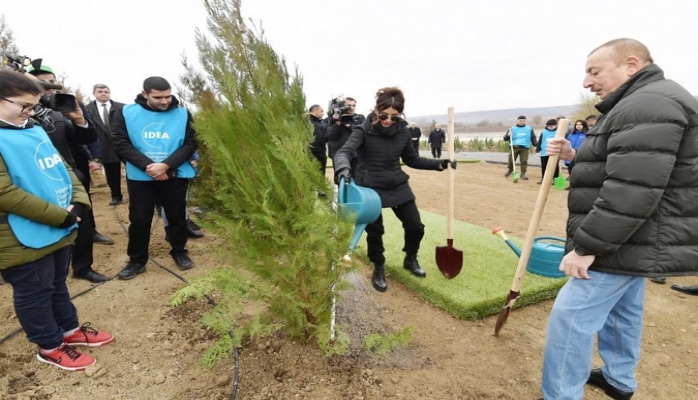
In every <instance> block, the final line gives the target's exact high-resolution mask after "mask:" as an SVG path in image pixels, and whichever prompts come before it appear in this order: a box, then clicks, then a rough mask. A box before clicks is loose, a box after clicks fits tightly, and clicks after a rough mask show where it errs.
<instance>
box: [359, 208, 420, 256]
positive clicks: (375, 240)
mask: <svg viewBox="0 0 698 400" xmlns="http://www.w3.org/2000/svg"><path fill="white" fill-rule="evenodd" d="M391 209H392V210H393V213H395V216H396V217H397V218H398V219H399V220H400V221H401V222H402V228H403V229H404V230H405V233H404V247H403V248H402V251H404V252H405V253H407V254H417V252H419V244H420V243H421V242H422V238H423V237H424V224H422V218H421V216H420V215H419V209H418V208H417V203H416V202H415V201H414V200H410V201H408V202H407V203H404V204H401V205H399V206H395V207H391ZM383 233H385V228H384V226H383V216H382V215H381V216H379V217H378V220H376V222H374V223H372V224H368V226H366V244H367V247H368V259H369V260H371V262H372V263H374V264H376V265H383V264H385V255H383V253H384V252H385V247H383Z"/></svg>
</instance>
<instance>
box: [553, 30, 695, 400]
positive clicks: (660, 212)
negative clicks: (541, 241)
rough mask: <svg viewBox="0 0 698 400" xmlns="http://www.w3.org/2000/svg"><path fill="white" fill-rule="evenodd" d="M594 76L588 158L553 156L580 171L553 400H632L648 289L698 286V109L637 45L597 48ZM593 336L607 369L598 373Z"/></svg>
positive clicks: (556, 327)
mask: <svg viewBox="0 0 698 400" xmlns="http://www.w3.org/2000/svg"><path fill="white" fill-rule="evenodd" d="M585 71H586V75H585V78H584V87H585V88H588V89H590V90H591V91H592V92H593V93H595V94H596V95H597V96H599V98H600V99H601V102H600V103H599V104H597V105H596V108H597V109H598V110H599V111H600V112H601V114H602V117H601V118H599V120H598V122H597V123H596V125H594V127H593V128H592V129H591V130H590V131H589V132H588V134H587V138H586V139H585V140H584V142H583V143H582V145H581V147H580V148H579V149H578V150H575V149H574V148H573V147H572V145H571V143H570V141H569V140H566V139H562V138H560V139H551V140H549V141H548V146H547V148H548V154H550V155H553V154H560V157H562V158H563V159H567V160H571V159H574V160H575V167H574V169H573V170H572V172H571V175H570V191H569V196H568V208H569V217H568V222H567V246H566V251H567V254H565V256H564V257H563V258H562V261H561V263H560V270H561V271H564V272H565V274H567V275H568V276H569V277H570V279H568V280H567V282H566V283H565V285H564V286H563V287H562V289H561V290H560V292H559V294H558V296H557V298H556V299H555V303H554V304H553V308H552V310H551V313H550V319H549V321H548V330H547V336H546V339H545V354H544V359H543V379H542V391H543V396H544V399H547V400H551V399H555V400H559V399H582V397H583V396H584V384H585V383H586V384H589V385H592V386H596V387H599V388H601V389H602V390H603V391H604V392H605V393H606V394H607V395H608V396H609V397H611V398H613V399H630V398H631V397H632V396H633V394H634V392H635V390H636V389H637V381H636V378H635V370H636V368H637V365H638V363H639V361H640V354H641V350H640V347H641V343H642V329H643V314H644V311H643V302H644V297H645V281H646V280H645V277H651V276H660V275H662V276H677V275H695V274H698V264H697V263H696V260H697V259H698V208H697V207H696V206H695V204H696V202H695V199H696V198H698V180H696V178H695V171H696V170H698V101H697V100H696V99H695V98H694V97H693V95H692V94H690V93H689V92H688V91H687V90H685V89H684V88H683V87H681V86H680V85H678V84H677V83H676V82H673V81H670V80H667V79H665V78H664V72H663V71H662V69H661V68H659V66H657V65H656V64H655V63H654V61H653V60H652V56H651V55H650V52H649V50H648V49H647V47H646V46H645V45H643V44H642V43H640V42H638V41H637V40H633V39H616V40H611V41H609V42H607V43H604V44H603V45H601V46H599V47H597V48H596V49H594V50H593V51H592V52H591V53H590V54H589V55H588V57H587V61H586V68H585ZM595 336H596V339H597V340H596V342H597V343H598V352H599V355H600V359H601V360H602V362H603V365H602V366H601V367H599V368H594V369H591V370H590V366H592V365H593V364H592V363H593V357H592V354H593V348H594V342H595V340H594V339H595Z"/></svg>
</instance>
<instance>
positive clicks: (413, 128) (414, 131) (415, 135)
mask: <svg viewBox="0 0 698 400" xmlns="http://www.w3.org/2000/svg"><path fill="white" fill-rule="evenodd" d="M408 129H409V131H410V136H411V137H412V144H413V145H414V149H415V150H417V154H419V139H420V138H421V137H422V130H421V129H419V127H418V126H417V124H416V123H415V122H410V127H409V128H408Z"/></svg>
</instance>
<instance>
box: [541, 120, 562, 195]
mask: <svg viewBox="0 0 698 400" xmlns="http://www.w3.org/2000/svg"><path fill="white" fill-rule="evenodd" d="M557 122H558V121H557V120H556V119H549V120H548V122H546V123H545V129H543V132H541V134H540V139H539V140H538V144H537V145H536V152H538V153H540V168H541V176H540V180H539V181H538V184H539V185H540V184H541V183H543V177H544V176H545V169H546V168H547V167H548V159H549V158H550V156H548V152H547V150H546V145H547V144H548V140H550V139H552V138H554V137H555V131H556V130H557ZM558 176H560V164H559V163H558V165H556V166H555V175H553V177H554V178H557V177H558Z"/></svg>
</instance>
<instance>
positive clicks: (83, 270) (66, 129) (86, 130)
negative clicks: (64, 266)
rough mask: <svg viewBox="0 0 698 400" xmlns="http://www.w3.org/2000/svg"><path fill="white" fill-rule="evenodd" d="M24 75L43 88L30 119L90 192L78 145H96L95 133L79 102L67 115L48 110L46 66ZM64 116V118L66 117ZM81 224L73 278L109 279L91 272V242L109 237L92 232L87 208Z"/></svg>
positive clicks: (50, 85)
mask: <svg viewBox="0 0 698 400" xmlns="http://www.w3.org/2000/svg"><path fill="white" fill-rule="evenodd" d="M27 73H28V74H30V75H32V76H34V77H36V79H37V80H38V81H39V83H40V84H41V85H42V86H44V95H43V96H42V97H41V100H40V104H39V105H37V107H36V108H35V109H34V112H35V114H34V116H33V117H32V119H33V120H34V121H36V123H38V124H39V125H40V126H41V127H42V128H44V130H45V131H46V133H48V136H49V138H50V139H51V142H52V143H53V145H54V146H55V147H56V149H57V150H58V151H59V153H60V154H61V156H62V157H63V159H65V161H66V162H67V163H68V165H70V166H71V167H72V168H73V170H74V172H75V174H76V175H77V176H78V179H80V182H82V184H83V186H84V187H85V191H86V192H87V193H88V194H89V192H90V172H89V171H90V167H89V163H90V161H89V157H88V156H87V153H86V152H85V150H84V149H83V148H82V145H88V146H89V145H94V144H95V143H97V149H98V148H99V146H98V142H97V134H96V132H95V130H94V128H93V125H92V123H91V122H90V121H89V119H88V116H87V113H86V112H85V111H84V110H83V108H82V106H81V104H80V102H78V101H77V100H74V102H75V106H74V109H73V110H72V111H71V112H66V113H65V116H64V114H63V113H61V112H58V111H56V110H53V109H51V108H49V107H50V106H51V104H55V103H52V102H51V98H52V96H53V98H54V99H55V94H56V89H55V88H56V87H58V86H60V85H59V84H57V83H56V75H55V74H54V73H53V70H52V69H51V68H50V67H48V66H47V65H42V64H40V63H35V65H34V66H32V67H30V68H29V70H28V71H27ZM66 117H67V118H66ZM79 217H80V219H81V221H80V223H79V224H78V236H77V238H76V239H75V244H74V246H73V249H72V267H73V277H74V278H77V279H85V280H88V281H90V282H92V283H100V282H106V281H108V280H109V277H108V276H106V275H104V274H101V273H99V272H97V271H95V270H93V269H92V263H93V262H94V259H93V245H94V242H98V243H102V244H113V243H114V241H113V240H111V239H110V238H108V237H106V236H104V235H101V234H100V233H98V232H97V231H96V229H95V225H94V224H95V222H94V214H93V213H92V210H91V209H90V208H88V207H85V208H84V209H83V212H82V215H80V216H79Z"/></svg>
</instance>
